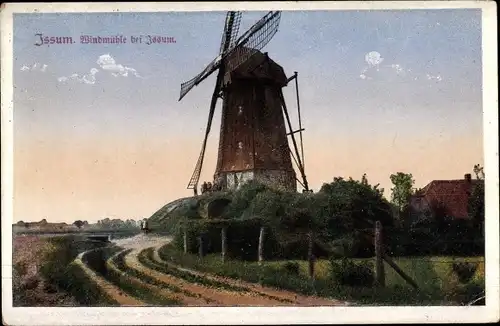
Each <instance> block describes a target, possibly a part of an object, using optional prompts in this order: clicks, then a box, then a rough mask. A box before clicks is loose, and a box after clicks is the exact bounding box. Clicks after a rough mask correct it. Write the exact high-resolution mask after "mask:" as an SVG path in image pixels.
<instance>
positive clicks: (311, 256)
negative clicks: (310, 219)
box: [307, 231, 314, 280]
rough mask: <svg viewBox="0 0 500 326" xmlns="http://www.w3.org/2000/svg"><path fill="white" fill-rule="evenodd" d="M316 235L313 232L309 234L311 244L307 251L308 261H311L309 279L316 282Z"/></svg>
mask: <svg viewBox="0 0 500 326" xmlns="http://www.w3.org/2000/svg"><path fill="white" fill-rule="evenodd" d="M313 248H314V235H313V232H312V231H310V232H309V244H308V249H307V259H308V261H309V277H310V278H311V280H314V252H313Z"/></svg>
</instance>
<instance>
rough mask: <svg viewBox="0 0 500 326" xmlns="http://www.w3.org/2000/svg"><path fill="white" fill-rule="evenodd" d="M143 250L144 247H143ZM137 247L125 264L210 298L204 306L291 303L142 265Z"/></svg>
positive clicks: (280, 304) (159, 279) (126, 257)
mask: <svg viewBox="0 0 500 326" xmlns="http://www.w3.org/2000/svg"><path fill="white" fill-rule="evenodd" d="M141 250H142V249H141ZM141 250H139V249H135V250H133V251H131V252H130V253H129V254H128V255H126V256H125V264H126V265H127V266H128V267H130V268H134V269H137V270H139V271H141V272H142V273H144V274H146V275H148V276H150V277H153V278H154V279H156V280H158V281H160V282H164V283H168V284H172V285H174V286H177V287H180V288H182V289H184V290H186V291H189V292H191V293H193V294H196V295H199V296H200V297H202V298H204V299H208V300H209V301H210V303H205V304H203V305H204V306H255V307H258V306H262V307H265V306H284V305H289V304H286V303H283V302H280V301H277V300H273V299H271V298H266V297H262V296H260V295H258V294H257V293H255V292H237V291H228V290H224V289H215V288H211V287H207V286H203V285H200V284H195V283H190V282H188V281H186V280H183V279H182V278H178V277H174V276H172V275H168V274H164V273H161V272H158V271H156V270H154V269H151V268H148V267H146V266H144V265H142V264H141V263H140V262H139V261H138V259H137V255H138V254H139V252H140V251H141Z"/></svg>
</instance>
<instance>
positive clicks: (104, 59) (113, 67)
mask: <svg viewBox="0 0 500 326" xmlns="http://www.w3.org/2000/svg"><path fill="white" fill-rule="evenodd" d="M96 63H97V64H98V65H99V67H101V69H102V70H103V71H109V72H110V73H111V75H113V76H114V77H118V76H123V77H127V76H128V75H129V73H130V74H132V75H134V76H136V77H141V76H139V74H138V73H137V71H136V70H135V69H134V68H130V67H126V66H123V65H121V64H118V63H116V60H115V59H114V58H113V57H112V56H111V55H110V54H109V53H108V54H103V55H101V56H100V57H99V59H97V62H96Z"/></svg>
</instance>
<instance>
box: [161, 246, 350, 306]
mask: <svg viewBox="0 0 500 326" xmlns="http://www.w3.org/2000/svg"><path fill="white" fill-rule="evenodd" d="M160 247H161V246H156V247H155V249H154V255H153V258H154V260H155V261H156V262H159V263H162V264H168V265H169V266H171V267H173V268H177V269H179V270H181V271H184V272H189V273H191V274H193V275H198V276H201V277H204V278H207V279H210V280H214V281H218V282H224V283H226V284H229V285H234V286H239V287H245V288H248V289H250V290H252V291H254V292H257V293H262V294H265V295H269V296H273V297H278V298H280V299H285V300H290V301H292V302H293V303H292V304H289V305H298V306H347V305H350V304H349V303H348V302H344V301H339V300H333V299H327V298H320V297H314V296H305V295H300V294H297V293H295V292H291V291H287V290H281V289H275V288H271V287H265V286H262V285H260V284H256V283H250V282H245V281H242V280H236V279H232V278H228V277H221V276H216V275H213V274H209V273H205V272H199V271H195V270H192V269H187V268H183V267H180V266H176V265H174V264H172V263H169V262H166V261H164V260H162V259H161V258H160V256H159V254H158V249H159V248H160Z"/></svg>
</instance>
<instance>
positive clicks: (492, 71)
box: [1, 1, 500, 325]
mask: <svg viewBox="0 0 500 326" xmlns="http://www.w3.org/2000/svg"><path fill="white" fill-rule="evenodd" d="M152 7H154V8H155V9H154V10H152ZM438 8H443V9H444V8H450V9H451V8H481V9H482V12H483V15H482V27H483V29H482V30H483V32H482V35H483V37H482V42H483V43H482V47H483V51H482V52H483V61H482V66H483V108H484V109H483V110H484V118H483V119H484V120H483V126H484V129H483V130H484V135H483V137H484V142H483V144H484V145H483V147H484V169H485V174H486V176H487V180H486V216H488V217H489V218H488V219H486V222H485V223H486V231H485V232H486V254H485V261H486V262H487V264H485V275H486V288H487V291H486V302H487V305H486V306H484V307H393V306H391V307H290V308H289V307H287V308H282V307H279V308H278V307H276V308H257V307H249V308H239V307H238V308H237V307H231V308H229V307H219V308H189V307H186V308H184V307H182V308H177V307H175V308H173V307H166V308H147V307H140V308H128V307H127V308H125V307H118V308H12V214H13V205H12V198H13V189H12V187H13V160H12V159H13V146H14V143H13V115H12V109H13V107H12V105H13V103H12V96H13V88H12V80H13V79H12V78H13V73H12V62H13V57H12V56H13V49H12V33H13V25H12V15H13V13H14V12H15V13H21V12H23V13H45V12H82V11H84V12H116V11H120V12H132V11H135V12H147V11H155V12H157V11H226V10H229V9H233V10H237V9H238V10H258V11H261V10H273V9H279V10H346V9H356V10H368V9H438ZM496 18H497V17H496V3H495V2H491V1H430V2H429V1H408V2H396V1H394V2H393V1H373V2H370V1H367V2H357V1H349V2H339V3H333V2H319V1H318V2H309V1H308V2H306V1H303V2H302V1H301V2H252V3H248V2H247V3H241V2H232V3H221V2H204V3H193V2H191V3H179V2H177V3H162V4H158V3H113V4H111V3H109V4H107V3H71V4H68V3H62V4H50V3H45V4H16V3H9V4H2V12H1V24H2V29H1V33H2V37H1V54H2V55H1V81H2V84H1V92H2V99H1V101H2V102H1V117H2V119H1V127H2V134H1V136H2V146H1V148H2V149H1V151H2V152H1V153H2V155H1V159H2V171H1V173H2V188H1V191H2V194H1V195H2V203H1V204H2V230H3V237H2V253H3V255H2V296H3V298H2V299H3V300H2V311H3V318H4V322H7V323H8V324H23V325H28V324H33V322H36V324H37V325H56V324H65V325H77V324H78V325H95V324H123V325H132V324H134V325H141V324H152V325H158V324H190V325H194V324H201V323H203V324H214V325H216V324H221V323H224V324H226V323H228V324H250V323H251V324H285V323H288V324H303V323H308V324H315V323H333V324H340V323H342V324H352V323H367V322H368V323H377V322H378V323H382V322H384V323H387V322H393V323H415V322H433V323H451V322H454V323H466V322H467V323H468V322H491V321H498V320H499V318H500V317H499V315H500V313H499V296H500V290H499V267H498V266H499V265H500V261H499V250H498V249H499V244H498V239H499V221H498V216H499V210H498V198H499V190H498V189H499V188H498V187H499V186H498V170H497V167H498V111H497V108H498V91H497V88H498V82H497V76H496V72H497V60H496V59H497V56H498V55H497V47H496V46H495V45H496V44H497V43H496V42H497V19H496ZM486 34H487V35H486ZM222 314H224V318H223V319H221V315H222Z"/></svg>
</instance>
